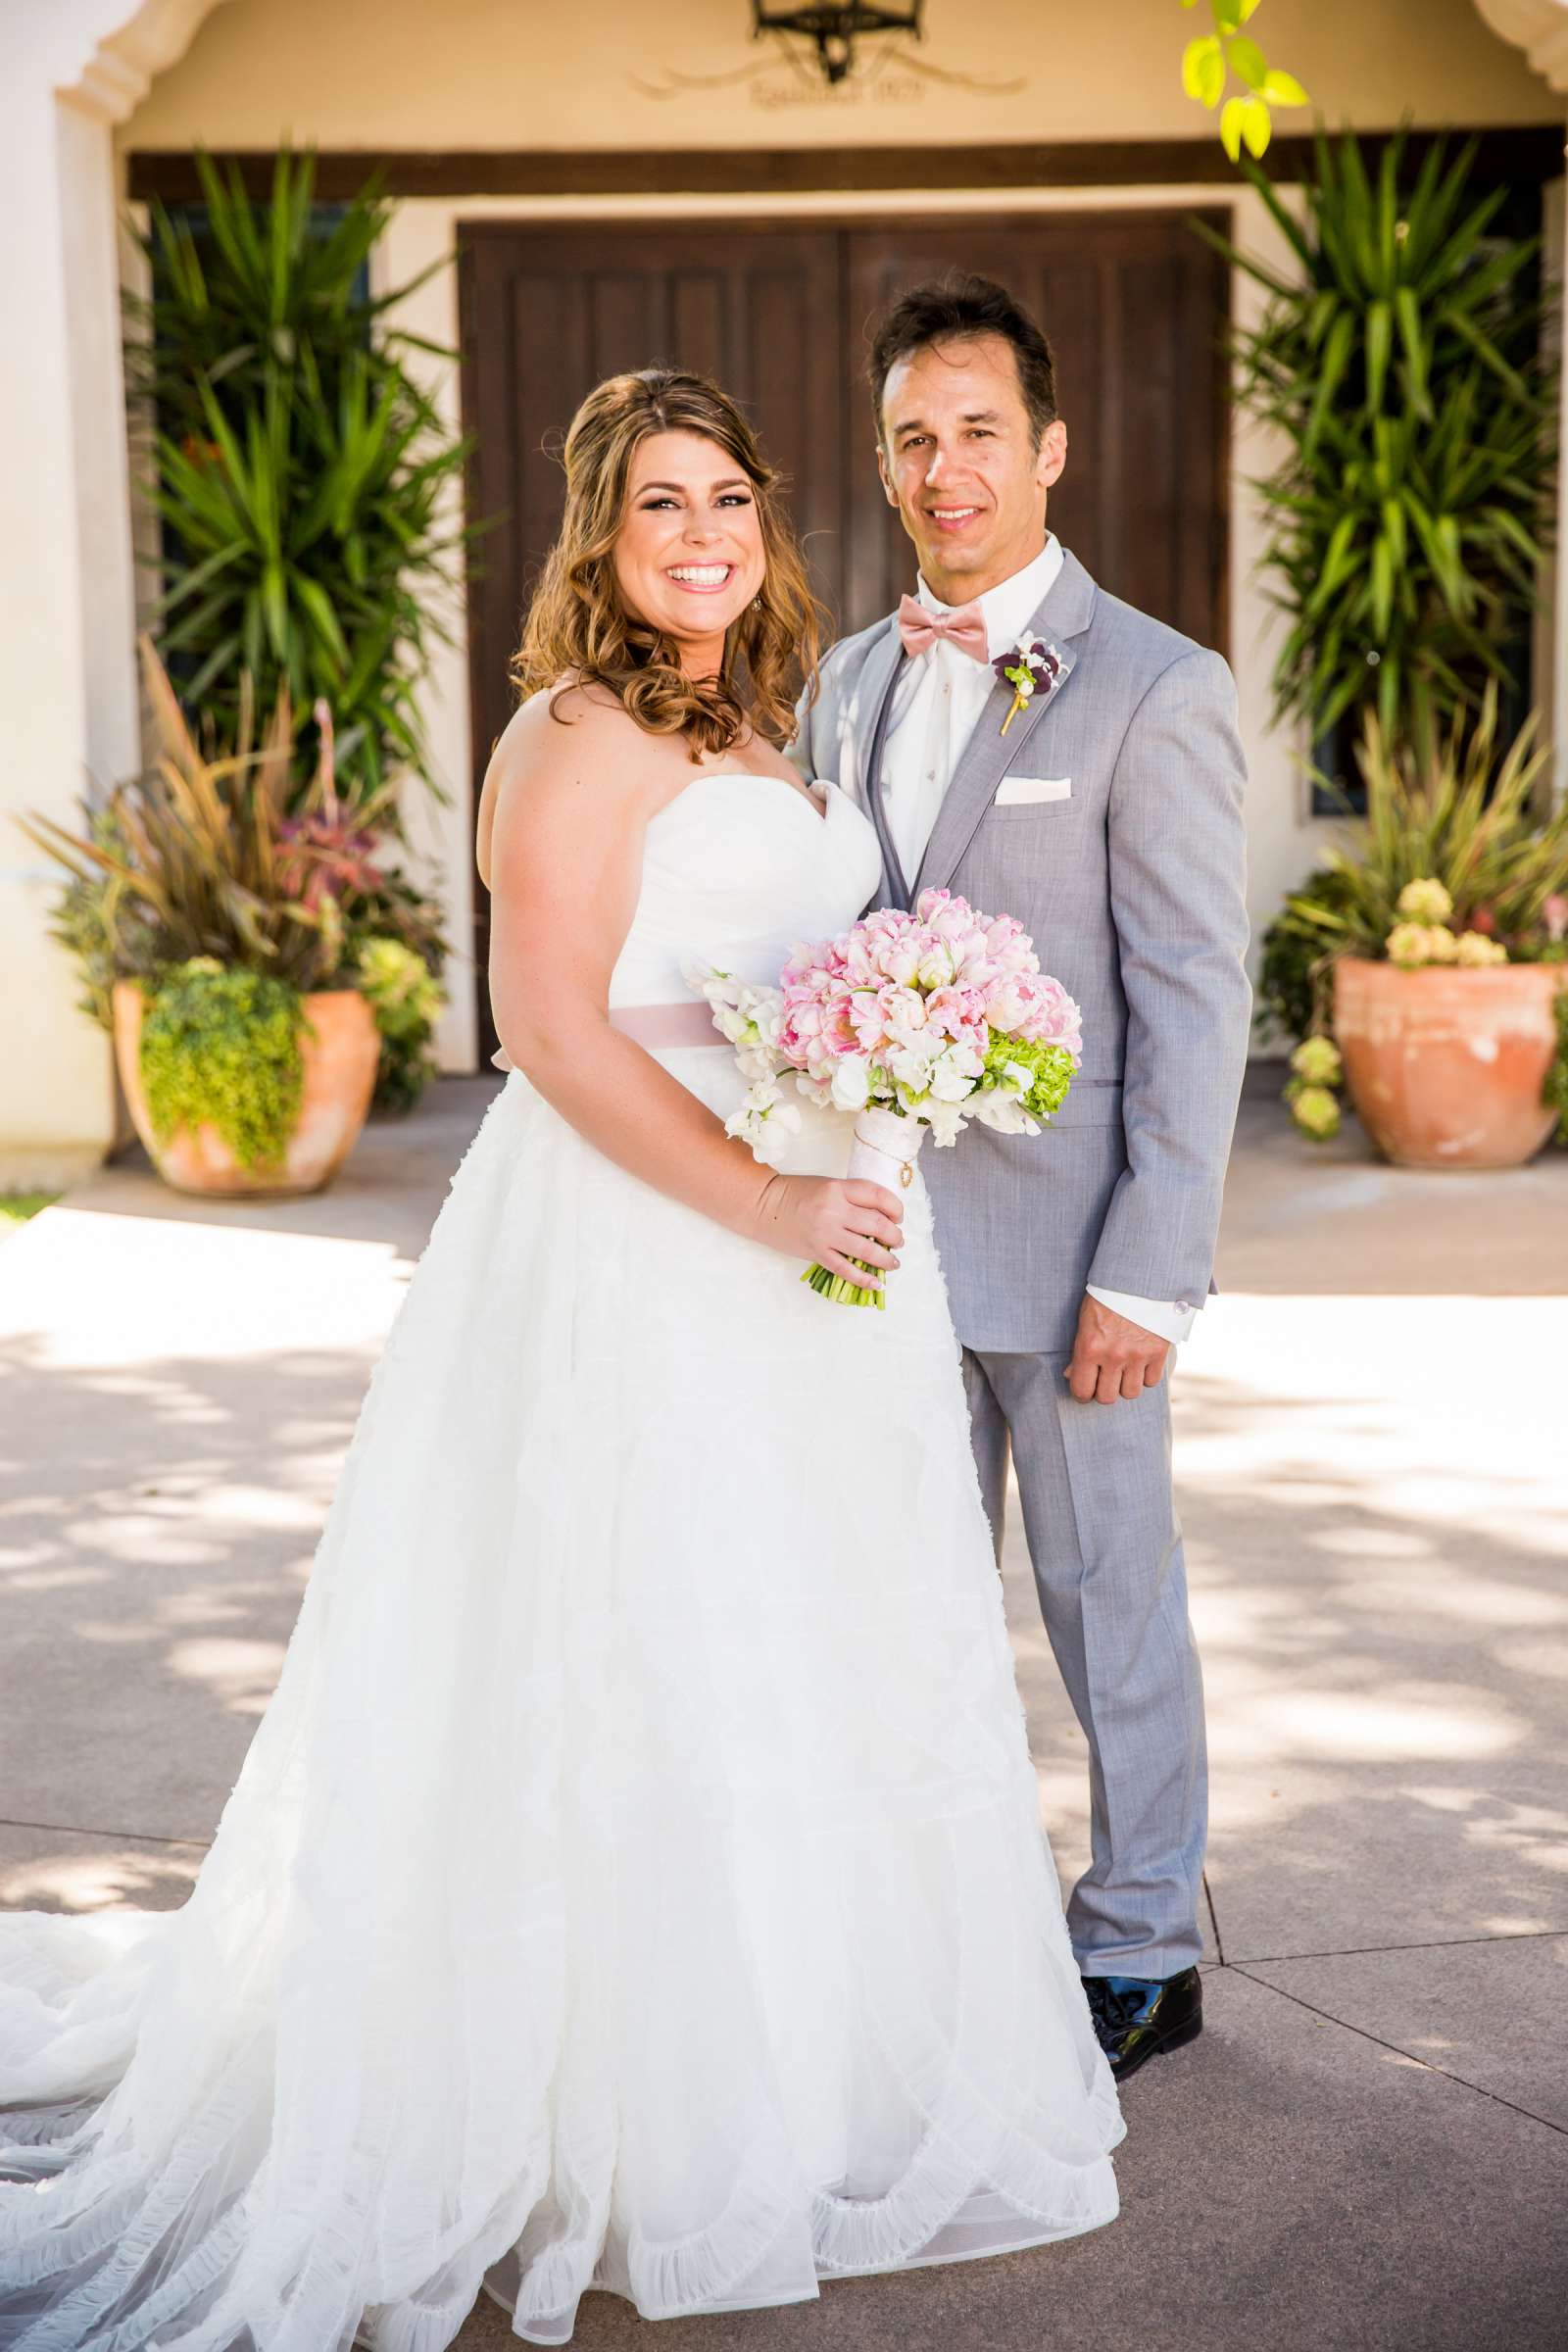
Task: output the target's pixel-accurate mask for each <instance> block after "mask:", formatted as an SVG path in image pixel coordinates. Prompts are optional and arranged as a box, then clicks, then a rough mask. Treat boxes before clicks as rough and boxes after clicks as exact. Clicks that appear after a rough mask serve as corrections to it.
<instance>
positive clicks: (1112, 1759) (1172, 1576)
mask: <svg viewBox="0 0 1568 2352" xmlns="http://www.w3.org/2000/svg"><path fill="white" fill-rule="evenodd" d="M1067 1360H1068V1359H1067V1357H1066V1355H1064V1354H1052V1355H1006V1354H997V1353H993V1352H992V1351H991V1350H989V1349H986V1350H981V1351H974V1350H971V1349H969V1348H965V1349H964V1351H963V1374H964V1385H965V1388H966V1390H967V1393H968V1398H969V1413H970V1423H971V1427H972V1431H973V1438H974V1452H975V1462H976V1466H977V1468H978V1470H979V1473H980V1492H981V1495H982V1496H983V1498H984V1501H985V1506H986V1515H987V1517H988V1518H989V1520H990V1522H991V1527H992V1532H993V1534H994V1536H995V1538H996V1543H997V1549H998V1552H999V1554H1000V1552H1001V1548H1002V1529H1003V1515H1004V1511H1005V1502H1006V1491H1007V1454H1008V1446H1009V1436H1010V1443H1011V1451H1012V1456H1013V1460H1014V1462H1015V1463H1016V1465H1017V1473H1018V1489H1019V1494H1020V1495H1021V1497H1022V1501H1023V1519H1024V1529H1025V1532H1026V1534H1027V1536H1028V1539H1029V1555H1030V1559H1031V1561H1032V1562H1033V1566H1034V1573H1035V1582H1036V1584H1037V1586H1038V1587H1039V1592H1040V1605H1041V1609H1042V1611H1043V1613H1044V1616H1045V1621H1046V1631H1047V1633H1048V1634H1049V1636H1050V1638H1051V1646H1052V1648H1053V1650H1054V1653H1055V1658H1056V1664H1057V1666H1058V1668H1059V1669H1060V1672H1061V1679H1062V1681H1063V1683H1064V1684H1065V1685H1066V1688H1067V1695H1068V1697H1069V1698H1070V1699H1071V1700H1072V1704H1073V1708H1074V1710H1075V1712H1076V1714H1077V1717H1078V1721H1079V1723H1080V1724H1081V1725H1082V1726H1083V1732H1084V1737H1085V1739H1086V1740H1087V1741H1088V1743H1089V1785H1090V1799H1091V1805H1092V1824H1091V1851H1092V1859H1091V1861H1090V1866H1089V1868H1088V1870H1087V1871H1085V1873H1084V1875H1083V1877H1082V1878H1081V1879H1080V1880H1079V1881H1078V1884H1077V1885H1076V1887H1074V1888H1073V1890H1072V1895H1071V1898H1070V1900H1069V1902H1068V1905H1067V1928H1068V1933H1069V1934H1070V1936H1071V1937H1072V1946H1073V1951H1074V1954H1075V1955H1076V1957H1077V1960H1078V1965H1079V1967H1080V1968H1081V1969H1082V1970H1083V1972H1084V1974H1085V1975H1087V1976H1130V1977H1170V1976H1174V1975H1175V1974H1176V1973H1177V1971H1178V1970H1179V1969H1184V1968H1189V1967H1192V1966H1193V1965H1194V1964H1195V1963H1196V1962H1197V1961H1198V1959H1199V1957H1200V1954H1201V1950H1202V1936H1201V1930H1200V1927H1199V1924H1198V1923H1199V1905H1200V1903H1201V1899H1202V1872H1203V1846H1204V1839H1205V1836H1206V1831H1207V1820H1208V1779H1207V1752H1206V1745H1205V1740H1204V1732H1203V1682H1202V1670H1201V1666H1200V1664H1199V1657H1198V1646H1197V1643H1196V1642H1195V1641H1194V1639H1193V1631H1192V1626H1191V1623H1190V1621H1189V1619H1188V1614H1187V1565H1186V1560H1185V1557H1184V1555H1183V1551H1182V1539H1181V1530H1180V1528H1179V1526H1178V1525H1177V1522H1176V1515H1175V1508H1174V1504H1173V1502H1172V1499H1171V1483H1170V1388H1169V1379H1168V1376H1167V1378H1166V1379H1165V1380H1162V1381H1161V1382H1160V1384H1159V1386H1158V1387H1157V1388H1153V1389H1146V1390H1145V1391H1144V1393H1143V1395H1142V1397H1138V1398H1137V1399H1136V1400H1134V1401H1128V1400H1127V1399H1125V1398H1123V1399H1122V1400H1121V1401H1120V1402H1119V1403H1116V1404H1094V1403H1091V1404H1080V1403H1079V1402H1078V1401H1077V1399H1076V1398H1075V1397H1073V1395H1072V1393H1071V1391H1070V1390H1069V1389H1068V1387H1067V1383H1066V1380H1065V1378H1064V1377H1063V1376H1064V1374H1065V1371H1066V1366H1067Z"/></svg>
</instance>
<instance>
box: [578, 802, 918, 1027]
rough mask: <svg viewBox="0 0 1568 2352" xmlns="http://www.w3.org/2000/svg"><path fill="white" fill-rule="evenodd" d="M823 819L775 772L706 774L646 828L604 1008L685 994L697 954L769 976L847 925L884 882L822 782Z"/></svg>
mask: <svg viewBox="0 0 1568 2352" xmlns="http://www.w3.org/2000/svg"><path fill="white" fill-rule="evenodd" d="M823 791H824V813H823V814H821V815H818V813H817V811H816V810H815V809H813V808H811V807H810V805H809V803H808V802H807V801H806V800H805V799H804V797H803V796H802V794H801V793H800V792H799V791H798V790H797V789H796V788H795V787H794V786H793V785H790V784H787V783H786V782H785V781H784V779H783V778H782V777H781V776H769V775H761V774H756V775H737V774H734V773H732V772H729V771H726V770H722V769H716V768H715V769H711V770H710V771H709V772H708V773H707V774H706V775H700V776H694V777H693V778H692V781H691V782H690V783H689V784H688V785H687V786H686V787H685V789H684V791H682V792H678V793H677V794H676V796H675V798H674V799H673V800H672V801H670V802H669V803H668V804H667V805H666V806H665V807H664V808H662V809H661V810H660V811H659V814H658V815H657V816H656V817H654V818H653V819H652V820H651V821H650V823H649V826H648V833H647V839H646V844H645V847H644V851H643V873H642V889H641V892H640V894H639V896H638V900H637V910H636V913H635V914H634V915H633V917H632V921H631V928H630V930H629V931H628V932H627V934H626V939H625V942H624V945H623V946H622V948H621V951H620V955H619V956H618V957H617V959H616V962H615V968H614V971H613V973H612V975H611V981H610V1005H611V1008H612V1010H615V1009H617V1008H620V1007H624V1006H627V1005H674V1004H680V1003H682V1002H685V1001H689V1000H690V999H691V994H692V992H691V990H690V988H689V987H688V985H687V983H686V982H685V980H684V979H683V978H682V977H681V966H682V965H683V964H684V963H686V962H687V961H689V960H691V959H693V958H695V959H696V960H698V961H699V962H708V963H713V964H716V965H717V966H718V967H719V969H720V970H721V971H726V972H734V973H736V974H737V975H738V976H739V977H740V978H741V979H743V980H754V981H763V982H766V981H773V980H776V979H777V978H778V975H779V972H780V970H781V969H782V967H783V965H784V963H785V961H786V959H787V957H788V956H789V952H790V949H791V948H792V947H793V946H794V945H795V943H796V942H797V941H798V940H815V939H824V938H827V937H829V936H830V935H831V934H832V933H833V932H835V931H842V930H843V929H844V928H845V926H846V925H847V924H849V923H853V922H854V920H855V918H856V916H857V915H858V913H859V911H860V909H861V907H864V906H865V904H866V902H867V900H868V899H870V897H871V896H872V894H873V893H874V891H875V890H876V886H877V883H878V881H879V879H880V877H881V872H882V859H881V855H880V853H879V851H878V849H877V843H876V835H875V832H874V831H873V829H872V827H871V825H870V823H869V822H868V821H867V819H866V818H865V817H864V816H863V815H862V814H861V812H860V810H859V809H857V807H856V806H855V804H854V802H853V801H851V800H849V799H848V798H847V797H846V795H845V794H844V793H842V792H840V791H839V789H838V787H837V786H836V785H834V784H828V785H826V786H825V787H824V788H823Z"/></svg>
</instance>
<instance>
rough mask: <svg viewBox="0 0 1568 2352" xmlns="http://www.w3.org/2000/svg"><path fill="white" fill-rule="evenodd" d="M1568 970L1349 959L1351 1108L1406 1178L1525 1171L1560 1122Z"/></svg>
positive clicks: (1343, 1028) (1342, 1004)
mask: <svg viewBox="0 0 1568 2352" xmlns="http://www.w3.org/2000/svg"><path fill="white" fill-rule="evenodd" d="M1564 986H1568V970H1565V969H1564V968H1563V967H1562V966H1561V965H1557V964H1541V963H1510V964H1496V965H1489V966H1484V967H1482V968H1481V969H1479V970H1476V971H1469V970H1460V969H1455V968H1454V967H1453V966H1451V965H1443V966H1439V967H1438V968H1436V969H1431V968H1429V969H1426V970H1423V971H1416V972H1405V971H1400V969H1399V968H1398V966H1397V964H1392V963H1371V962H1366V961H1363V960H1362V959H1361V958H1360V957H1358V956H1345V957H1343V958H1342V959H1341V960H1340V962H1339V963H1337V964H1336V965H1335V967H1334V1034H1335V1037H1336V1039H1337V1040H1338V1042H1339V1047H1340V1051H1341V1053H1342V1054H1344V1056H1345V1075H1346V1081H1347V1084H1348V1087H1349V1090H1350V1100H1351V1101H1352V1103H1354V1104H1355V1108H1356V1113H1357V1115H1358V1117H1359V1118H1360V1121H1361V1124H1362V1125H1363V1127H1365V1129H1366V1131H1367V1133H1368V1135H1370V1137H1371V1138H1372V1141H1373V1142H1374V1144H1376V1146H1377V1148H1378V1150H1379V1151H1380V1152H1382V1153H1383V1154H1384V1156H1385V1158H1387V1159H1392V1160H1394V1161H1395V1162H1396V1163H1397V1165H1398V1166H1399V1167H1401V1168H1516V1167H1520V1166H1522V1165H1523V1163H1524V1161H1526V1160H1527V1159H1530V1158H1532V1157H1533V1156H1534V1154H1535V1153H1536V1152H1539V1151H1540V1150H1541V1147H1542V1145H1543V1144H1544V1142H1545V1140H1546V1138H1547V1136H1548V1135H1549V1134H1550V1133H1551V1130H1552V1127H1553V1125H1554V1123H1555V1113H1554V1112H1553V1111H1551V1110H1549V1109H1548V1108H1547V1107H1546V1106H1545V1104H1544V1103H1543V1102H1542V1100H1541V1094H1542V1088H1543V1087H1544V1084H1545V1079H1546V1072H1547V1070H1548V1069H1549V1068H1550V1066H1551V1060H1552V1055H1553V1054H1554V1053H1555V1052H1556V1046H1557V1024H1556V1019H1555V1016H1554V1014H1553V1012H1552V999H1553V997H1554V996H1555V995H1556V993H1557V991H1558V989H1559V988H1562V987H1564Z"/></svg>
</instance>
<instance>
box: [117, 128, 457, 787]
mask: <svg viewBox="0 0 1568 2352" xmlns="http://www.w3.org/2000/svg"><path fill="white" fill-rule="evenodd" d="M197 168H198V170H199V172H200V174H201V183H202V189H203V194H204V197H205V200H206V220H205V228H204V230H203V232H202V233H200V234H198V233H197V230H196V229H195V228H194V227H193V226H192V224H191V222H190V221H189V220H186V219H183V218H176V217H175V216H174V215H172V214H171V213H170V212H169V210H168V209H167V207H165V206H164V205H162V204H160V203H156V202H155V203H154V205H153V207H152V210H151V216H150V221H149V225H148V228H147V231H146V234H145V237H144V238H143V240H142V242H143V245H144V249H145V251H146V254H147V257H148V263H149V268H150V271H151V282H152V294H151V297H150V298H147V297H143V296H140V295H137V294H134V293H133V294H129V295H127V297H126V308H127V327H128V330H129V331H128V334H127V344H126V365H127V370H128V373H129V376H130V381H131V387H132V392H133V395H134V396H135V413H136V414H137V416H138V417H139V418H140V419H141V421H142V423H143V426H144V428H145V436H146V454H147V458H148V463H149V469H150V476H151V479H150V489H151V494H152V497H153V499H154V502H155V503H156V505H157V508H158V511H159V513H160V515H162V517H163V520H164V524H165V545H164V550H163V555H162V560H161V570H162V581H163V595H162V599H161V604H160V608H159V620H160V628H161V643H162V645H163V648H164V652H165V654H166V656H167V657H168V659H169V660H170V662H172V663H173V664H175V665H176V666H177V670H178V674H179V677H180V684H181V692H182V694H183V696H184V699H185V701H186V703H187V705H188V706H189V707H190V708H192V709H196V710H199V711H201V713H202V717H203V721H204V724H205V725H206V726H207V727H208V728H209V729H210V731H211V734H212V740H213V744H214V747H215V748H216V749H217V750H218V751H219V752H225V751H232V750H233V748H234V745H235V742H236V740H237V728H238V724H239V719H240V713H241V698H242V694H243V693H244V691H245V688H244V686H243V680H244V679H245V678H247V677H248V678H249V679H250V681H251V688H250V691H251V692H252V693H253V694H254V696H255V698H256V700H257V702H258V704H259V705H260V707H261V708H263V709H270V708H271V707H273V705H274V704H275V702H276V700H277V697H278V695H279V693H280V692H281V690H282V689H283V688H284V687H286V688H287V690H288V696H289V707H290V710H291V711H292V713H293V714H294V716H293V722H292V723H293V727H294V732H295V735H296V736H297V737H299V738H302V740H301V741H299V742H298V743H297V744H296V747H295V750H296V758H295V769H296V775H297V777H298V778H301V779H302V778H303V777H304V776H306V775H308V774H309V772H310V768H311V765H312V763H313V761H314V759H315V746H314V743H313V742H312V740H311V729H312V714H313V712H314V711H315V708H316V706H317V704H318V702H319V701H320V700H324V701H325V702H326V704H327V705H328V706H329V708H330V709H331V711H332V712H333V714H334V716H335V719H336V721H337V729H338V745H337V763H338V773H339V777H340V779H341V783H342V787H343V789H344V791H345V792H346V794H347V795H348V797H350V798H351V799H360V798H364V797H367V796H373V795H374V794H376V793H378V792H379V790H380V788H381V786H382V784H383V782H384V781H385V779H386V778H387V776H388V775H389V774H391V773H394V772H395V771H396V770H398V769H400V768H409V769H413V770H415V771H417V773H418V774H420V775H421V776H423V778H424V779H425V781H426V783H428V784H429V785H430V786H431V787H432V789H434V788H436V778H435V775H434V771H433V769H432V767H431V763H430V760H429V755H428V751H427V747H426V744H425V740H424V734H423V730H422V727H421V724H420V719H419V712H418V704H417V692H418V686H419V682H420V679H421V677H422V676H423V674H424V672H425V671H426V669H427V668H428V664H429V659H430V653H431V648H432V646H433V644H434V643H435V642H436V641H438V640H440V639H443V638H446V637H447V636H448V635H449V630H448V625H447V620H446V617H445V615H446V613H447V610H448V607H449V603H450V598H451V594H452V591H453V589H454V586H455V580H456V564H457V558H458V555H459V551H460V550H461V548H462V545H463V543H464V540H465V538H466V532H465V531H464V530H463V529H462V528H461V527H454V526H453V525H452V524H451V523H450V521H449V519H448V515H447V502H448V495H449V490H450V485H451V484H452V482H453V480H454V479H455V477H456V476H457V475H458V474H459V472H460V470H461V468H462V466H463V464H464V460H465V456H466V444H465V443H463V442H461V441H459V440H456V439H454V437H453V436H452V434H451V433H450V432H448V431H447V430H446V428H445V426H444V424H443V422H442V420H441V418H440V417H439V416H438V414H437V412H436V410H435V409H434V407H433V406H432V404H431V402H430V400H429V398H428V396H427V395H426V393H425V392H424V390H423V389H422V388H421V386H420V385H419V384H418V383H417V381H416V379H415V377H414V376H413V375H412V374H411V373H410V371H409V368H408V367H407V365H406V364H405V363H406V360H407V356H408V354H409V353H410V352H411V351H412V350H414V349H421V350H434V349H435V347H434V346H431V345H427V344H424V343H422V342H420V341H419V339H418V338H417V337H413V336H410V335H407V334H404V333H400V332H398V331H396V330H394V329H392V328H391V327H390V326H389V325H388V324H387V314H388V312H389V311H391V309H392V308H393V307H394V306H395V305H396V304H397V303H399V302H401V301H403V300H404V299H405V298H406V297H407V295H408V294H409V293H410V292H411V291H412V285H404V286H399V287H397V288H395V289H393V290H391V291H389V292H386V293H383V294H380V295H372V294H371V293H370V292H369V291H368V285H367V282H366V264H367V261H368V256H369V253H370V250H371V248H372V247H373V245H374V243H375V241H376V238H377V237H378V236H379V235H380V233H381V230H382V228H383V227H384V225H385V222H386V220H387V216H388V212H389V210H390V207H389V206H388V205H387V204H386V203H385V202H384V201H382V199H381V198H380V196H379V195H378V193H377V189H376V183H375V182H374V181H373V180H372V181H371V182H369V183H368V185H367V187H366V188H365V189H364V190H363V191H362V192H361V193H360V194H359V195H358V196H356V197H355V198H353V199H352V200H351V201H350V202H349V203H348V204H346V205H344V206H343V207H342V208H341V210H340V211H339V212H338V214H337V217H336V218H335V219H334V220H331V221H326V222H323V220H322V217H321V213H320V210H319V208H317V207H315V206H314V204H313V195H314V181H315V163H314V159H313V158H312V157H311V156H309V155H306V156H302V157H296V156H292V155H290V154H288V153H286V152H285V153H283V154H280V155H279V157H278V159H277V164H276V168H275V172H274V176H273V180H272V187H271V193H270V197H269V198H268V199H267V200H265V201H263V202H256V201H253V200H252V198H251V197H250V196H249V195H248V194H247V192H246V189H245V186H244V182H243V180H242V178H241V176H240V173H239V172H238V170H237V169H231V170H230V171H229V172H227V173H226V174H225V173H222V172H220V171H219V170H218V169H217V168H216V166H215V165H214V164H213V163H212V161H211V159H210V158H209V157H207V156H206V155H199V156H198V158H197ZM437 266H438V267H443V266H444V265H437ZM425 274H426V275H428V274H429V272H425ZM421 282H422V280H421V279H416V280H414V281H413V284H418V283H421ZM439 356H444V357H449V358H450V357H454V356H455V355H453V354H441V355H439ZM394 821H395V820H394Z"/></svg>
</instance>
